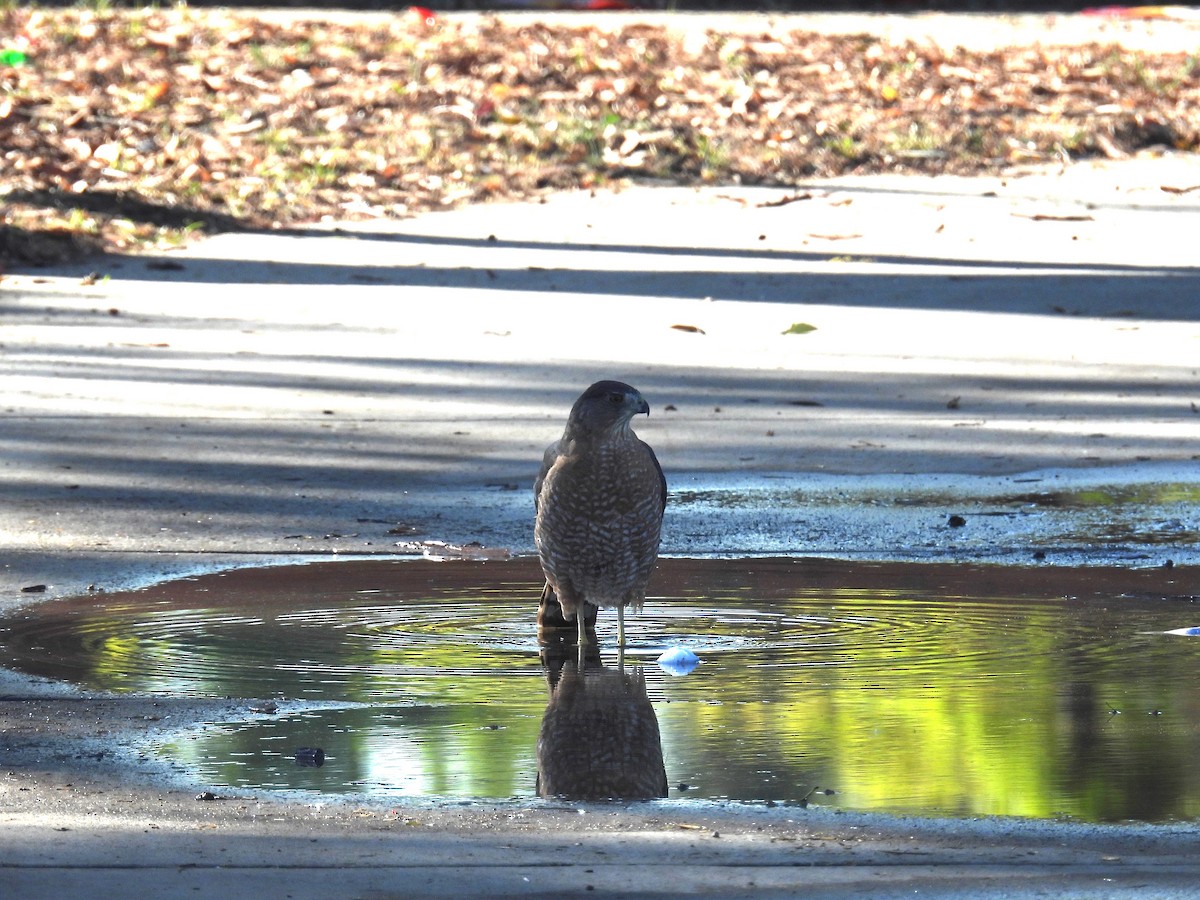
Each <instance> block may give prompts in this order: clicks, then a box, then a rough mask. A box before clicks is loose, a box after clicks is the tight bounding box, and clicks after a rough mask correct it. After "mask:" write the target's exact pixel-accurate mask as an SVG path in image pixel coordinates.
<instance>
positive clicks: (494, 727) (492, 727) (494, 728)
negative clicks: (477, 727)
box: [483, 723, 504, 731]
mask: <svg viewBox="0 0 1200 900" xmlns="http://www.w3.org/2000/svg"><path fill="white" fill-rule="evenodd" d="M503 727H504V726H503V725H497V724H495V723H493V724H491V725H484V726H483V730H484V731H499V730H500V729H502V728H503Z"/></svg>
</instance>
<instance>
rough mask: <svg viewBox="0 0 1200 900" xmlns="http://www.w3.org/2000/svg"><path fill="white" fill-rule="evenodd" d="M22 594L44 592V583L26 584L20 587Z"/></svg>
mask: <svg viewBox="0 0 1200 900" xmlns="http://www.w3.org/2000/svg"><path fill="white" fill-rule="evenodd" d="M21 593H22V594H44V593H46V585H44V584H27V585H25V587H23V588H21Z"/></svg>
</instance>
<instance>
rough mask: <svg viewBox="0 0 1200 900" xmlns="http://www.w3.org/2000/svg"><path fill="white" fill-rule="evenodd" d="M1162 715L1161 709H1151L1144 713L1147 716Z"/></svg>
mask: <svg viewBox="0 0 1200 900" xmlns="http://www.w3.org/2000/svg"><path fill="white" fill-rule="evenodd" d="M1162 714H1163V713H1162V710H1161V709H1152V710H1150V712H1148V713H1146V715H1148V716H1161V715H1162Z"/></svg>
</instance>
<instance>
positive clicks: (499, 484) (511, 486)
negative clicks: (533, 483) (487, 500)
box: [484, 481, 521, 491]
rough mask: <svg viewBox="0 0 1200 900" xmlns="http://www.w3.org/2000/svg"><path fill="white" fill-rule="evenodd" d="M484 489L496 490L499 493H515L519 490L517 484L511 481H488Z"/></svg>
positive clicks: (519, 487)
mask: <svg viewBox="0 0 1200 900" xmlns="http://www.w3.org/2000/svg"><path fill="white" fill-rule="evenodd" d="M484 487H490V488H496V489H498V490H501V491H517V490H520V489H521V486H520V485H519V484H515V483H514V482H511V481H489V482H488V483H487V484H485V485H484Z"/></svg>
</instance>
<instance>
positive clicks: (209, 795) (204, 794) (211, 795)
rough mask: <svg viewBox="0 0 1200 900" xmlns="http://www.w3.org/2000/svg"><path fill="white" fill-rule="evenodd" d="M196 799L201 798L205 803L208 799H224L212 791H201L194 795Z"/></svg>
mask: <svg viewBox="0 0 1200 900" xmlns="http://www.w3.org/2000/svg"><path fill="white" fill-rule="evenodd" d="M196 799H197V800H202V801H204V802H205V803H207V802H208V801H210V800H224V799H225V798H224V797H221V796H219V795H217V794H214V793H213V792H212V791H201V792H200V793H199V794H197V795H196Z"/></svg>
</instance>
